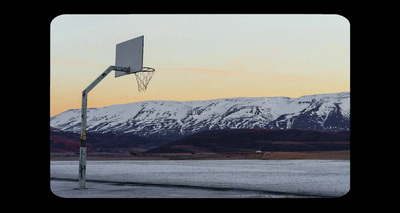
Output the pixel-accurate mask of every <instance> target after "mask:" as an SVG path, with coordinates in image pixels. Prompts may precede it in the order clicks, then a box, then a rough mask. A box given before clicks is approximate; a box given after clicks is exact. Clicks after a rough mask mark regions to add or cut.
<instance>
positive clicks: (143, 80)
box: [135, 67, 155, 92]
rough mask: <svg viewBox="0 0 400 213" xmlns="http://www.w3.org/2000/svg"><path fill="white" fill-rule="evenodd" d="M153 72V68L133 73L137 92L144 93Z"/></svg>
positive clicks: (144, 68)
mask: <svg viewBox="0 0 400 213" xmlns="http://www.w3.org/2000/svg"><path fill="white" fill-rule="evenodd" d="M154 71H155V69H153V68H150V67H143V70H141V71H140V72H135V76H136V81H137V84H138V90H139V92H142V91H143V92H144V91H146V89H147V85H148V84H149V82H150V80H151V77H153V74H154Z"/></svg>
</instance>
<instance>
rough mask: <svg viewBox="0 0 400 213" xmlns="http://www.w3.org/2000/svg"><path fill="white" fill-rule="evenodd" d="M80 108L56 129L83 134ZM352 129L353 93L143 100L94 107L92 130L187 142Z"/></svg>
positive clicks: (56, 122) (62, 117)
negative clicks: (258, 132) (245, 132)
mask: <svg viewBox="0 0 400 213" xmlns="http://www.w3.org/2000/svg"><path fill="white" fill-rule="evenodd" d="M80 111H81V110H80V109H70V110H67V111H64V112H62V113H60V114H58V115H55V116H53V117H51V118H50V126H51V127H54V128H57V129H60V130H62V131H67V132H74V133H80ZM247 128H267V129H292V128H297V129H310V130H350V92H341V93H327V94H317V95H306V96H301V97H299V98H289V97H236V98H220V99H212V100H203V101H162V100H158V101H142V102H133V103H127V104H117V105H111V106H107V107H102V108H88V119H87V131H88V133H89V132H93V133H114V134H115V133H124V134H136V135H139V136H144V137H156V138H170V139H177V138H182V137H185V136H187V135H190V134H194V133H197V132H201V131H204V130H217V129H247Z"/></svg>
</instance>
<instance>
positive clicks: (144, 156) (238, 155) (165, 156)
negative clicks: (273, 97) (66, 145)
mask: <svg viewBox="0 0 400 213" xmlns="http://www.w3.org/2000/svg"><path fill="white" fill-rule="evenodd" d="M224 159H229V160H234V159H261V160H291V159H293V160H300V159H343V160H349V159H350V150H341V151H324V152H322V151H320V152H262V153H255V152H216V153H88V155H87V160H224ZM50 160H52V161H53V160H79V156H78V155H77V154H75V153H70V154H68V153H52V154H50Z"/></svg>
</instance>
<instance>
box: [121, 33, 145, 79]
mask: <svg viewBox="0 0 400 213" xmlns="http://www.w3.org/2000/svg"><path fill="white" fill-rule="evenodd" d="M143 46H144V36H139V37H136V38H134V39H131V40H128V41H124V42H121V43H119V44H117V47H116V54H115V66H119V67H129V68H130V72H129V74H131V73H135V72H138V71H141V70H142V68H143ZM125 74H126V73H125V72H121V71H115V77H119V76H123V75H125Z"/></svg>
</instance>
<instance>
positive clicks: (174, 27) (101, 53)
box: [50, 14, 350, 115]
mask: <svg viewBox="0 0 400 213" xmlns="http://www.w3.org/2000/svg"><path fill="white" fill-rule="evenodd" d="M140 35H144V36H145V39H144V42H145V44H144V66H149V67H153V68H155V69H156V73H155V75H154V76H153V79H152V81H151V82H150V84H149V87H148V91H147V92H146V93H139V92H137V86H136V81H135V79H134V76H133V75H132V76H129V77H128V76H127V77H123V78H120V79H119V78H118V79H114V77H113V76H114V75H113V74H112V75H111V76H112V77H110V76H108V77H107V78H106V79H105V80H103V81H104V82H101V83H100V84H99V86H97V87H96V88H95V89H94V90H93V92H91V94H90V96H89V97H90V100H89V103H88V106H89V107H100V106H107V105H111V104H119V103H129V102H135V101H142V100H204V99H213V98H227V97H239V96H249V97H260V96H289V97H299V96H302V95H309V94H318V93H329V92H343V91H349V90H350V23H349V22H348V20H347V19H346V18H344V17H342V16H339V15H258V14H257V15H256V14H253V15H225V14H224V15H62V16H58V17H56V18H55V19H54V20H53V21H52V22H51V35H50V36H51V37H50V38H51V41H50V42H51V114H52V115H54V114H58V113H60V112H62V111H64V110H66V109H69V108H79V107H80V96H79V95H80V92H81V91H82V90H83V89H84V88H85V87H86V86H87V85H88V84H90V83H91V82H92V81H93V80H94V79H95V78H96V77H97V76H98V75H99V74H100V73H101V72H102V71H104V70H105V69H106V68H107V67H108V66H109V65H114V61H115V45H116V44H117V43H120V42H122V41H125V40H128V39H131V38H134V37H137V36H140Z"/></svg>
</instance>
